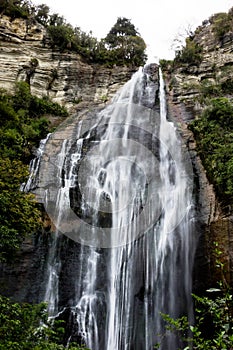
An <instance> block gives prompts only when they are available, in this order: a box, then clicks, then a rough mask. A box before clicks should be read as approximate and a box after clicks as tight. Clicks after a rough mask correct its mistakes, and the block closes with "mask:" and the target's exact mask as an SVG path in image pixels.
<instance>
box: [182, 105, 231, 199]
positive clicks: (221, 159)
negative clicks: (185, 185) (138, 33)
mask: <svg viewBox="0 0 233 350" xmlns="http://www.w3.org/2000/svg"><path fill="white" fill-rule="evenodd" d="M189 128H190V129H191V130H192V131H193V133H194V135H195V138H196V141H197V149H198V152H199V154H200V156H201V159H202V162H203V164H204V166H205V169H206V171H207V176H208V178H209V180H210V181H211V182H212V183H213V184H214V186H215V189H216V192H217V195H218V197H219V199H220V200H221V201H222V202H223V204H226V205H227V204H228V205H229V204H230V205H232V204H233V178H232V170H233V105H232V103H231V102H230V101H229V100H228V99H227V98H214V99H212V100H210V102H209V106H208V107H207V108H206V109H205V110H204V112H203V113H202V115H201V116H200V117H199V118H198V119H196V120H195V121H193V122H191V123H190V125H189Z"/></svg>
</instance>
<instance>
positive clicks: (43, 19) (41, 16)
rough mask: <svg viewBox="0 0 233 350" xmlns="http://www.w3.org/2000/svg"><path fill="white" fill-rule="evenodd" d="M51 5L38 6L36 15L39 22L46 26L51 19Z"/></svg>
mask: <svg viewBox="0 0 233 350" xmlns="http://www.w3.org/2000/svg"><path fill="white" fill-rule="evenodd" d="M49 11H50V9H49V7H48V6H47V5H45V4H42V5H39V6H37V8H36V16H35V18H36V19H37V21H38V22H40V23H41V24H43V25H44V26H45V25H47V24H48V20H49Z"/></svg>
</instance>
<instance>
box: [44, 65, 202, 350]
mask: <svg viewBox="0 0 233 350" xmlns="http://www.w3.org/2000/svg"><path fill="white" fill-rule="evenodd" d="M157 75H158V67H157V65H150V66H146V67H144V69H140V70H139V71H138V72H137V73H135V74H134V75H133V77H132V79H131V80H130V81H129V82H127V83H126V84H125V85H124V87H123V88H122V89H121V90H120V91H118V93H117V94H116V96H115V98H114V99H113V101H112V103H111V104H109V105H108V106H107V107H106V108H105V109H103V110H102V111H100V112H98V113H97V114H96V116H95V122H94V123H93V124H94V125H92V126H91V127H90V128H86V129H85V132H83V133H81V132H79V134H78V135H76V139H75V140H73V141H71V140H69V141H67V140H66V141H65V142H64V143H63V146H62V147H61V150H60V154H59V155H58V156H57V157H58V161H57V162H56V167H57V169H58V170H57V175H56V176H57V177H58V178H59V179H60V180H59V181H58V183H57V185H58V188H57V191H55V190H54V188H53V189H46V201H45V207H46V210H47V211H48V213H49V214H51V216H52V217H53V220H54V222H55V224H56V227H57V233H55V234H54V235H53V238H52V240H53V243H52V245H51V248H50V253H49V261H48V269H47V277H46V278H47V288H46V292H45V299H46V300H47V301H48V303H49V312H50V314H51V315H52V316H53V317H55V316H56V314H58V313H61V312H62V310H63V309H64V307H66V305H61V302H59V295H60V294H61V292H60V290H59V288H62V286H59V278H61V277H60V274H61V269H62V267H61V261H60V259H61V256H60V245H59V244H58V236H59V233H60V234H61V233H64V235H65V236H67V237H69V238H70V239H71V240H73V241H74V242H75V243H76V244H77V247H78V248H77V249H78V252H79V253H78V257H77V259H78V262H77V266H78V269H73V270H72V278H73V279H74V283H73V289H74V291H73V294H72V298H71V299H72V300H70V301H69V307H70V314H71V316H70V317H69V319H72V322H71V324H70V328H69V329H70V330H69V332H68V333H69V334H68V338H69V341H73V340H79V341H81V342H82V343H85V345H86V346H87V347H88V348H90V349H91V350H132V349H133V350H142V349H144V350H152V349H153V348H154V345H155V344H156V343H158V342H160V343H161V344H160V349H162V350H175V349H177V348H178V347H179V346H181V344H180V343H179V342H180V341H179V339H177V338H176V336H175V335H173V334H169V333H167V332H166V331H165V328H164V322H163V320H162V318H161V315H160V313H167V314H169V315H170V316H172V317H179V316H181V315H187V316H188V318H189V319H190V320H192V301H191V291H192V266H193V259H194V253H195V246H196V238H195V236H194V229H193V228H194V211H193V203H192V176H191V175H192V172H191V170H190V164H189V159H188V157H187V155H186V154H185V150H184V147H183V145H182V142H181V140H180V138H179V136H178V132H177V130H176V127H175V125H174V124H173V123H172V122H171V121H168V120H167V115H166V98H165V90H164V82H163V78H162V73H161V71H160V73H159V75H160V79H159V85H160V89H159V96H158V79H157ZM155 77H156V78H155ZM55 192H56V196H54V193H55ZM54 198H55V199H54ZM67 254H68V253H67ZM63 293H64V292H63Z"/></svg>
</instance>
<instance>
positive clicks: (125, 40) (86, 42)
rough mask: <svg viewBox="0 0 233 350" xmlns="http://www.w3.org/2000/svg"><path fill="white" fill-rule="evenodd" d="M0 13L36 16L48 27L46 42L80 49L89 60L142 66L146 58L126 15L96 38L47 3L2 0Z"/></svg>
mask: <svg viewBox="0 0 233 350" xmlns="http://www.w3.org/2000/svg"><path fill="white" fill-rule="evenodd" d="M0 13H2V14H5V15H8V16H10V17H11V18H12V19H14V18H17V17H21V18H27V19H29V20H37V21H38V22H39V23H41V24H42V25H43V26H45V27H46V28H47V32H48V35H49V41H47V43H48V44H49V45H50V46H51V47H52V48H54V49H59V50H61V51H64V50H69V51H74V52H77V53H78V54H80V55H81V56H82V57H83V58H84V59H85V60H87V61H88V62H93V63H99V64H105V65H108V66H111V65H114V64H116V65H134V66H141V65H144V64H145V62H146V58H147V57H146V54H145V49H146V45H145V42H144V40H143V39H142V38H141V36H140V35H139V33H138V32H137V30H136V29H135V27H134V25H133V24H132V23H131V22H130V20H129V19H127V18H118V19H117V22H116V24H115V25H114V26H113V27H112V29H111V30H110V32H109V33H108V35H107V36H106V38H105V39H101V40H97V38H95V37H93V35H92V32H89V33H85V32H83V31H82V30H81V29H80V28H79V27H75V28H73V27H72V26H71V25H70V24H69V23H67V22H66V21H65V19H64V18H63V17H62V16H60V15H59V14H57V13H55V14H50V9H49V7H48V6H47V5H45V4H42V5H39V6H35V5H33V4H32V3H31V1H30V0H0Z"/></svg>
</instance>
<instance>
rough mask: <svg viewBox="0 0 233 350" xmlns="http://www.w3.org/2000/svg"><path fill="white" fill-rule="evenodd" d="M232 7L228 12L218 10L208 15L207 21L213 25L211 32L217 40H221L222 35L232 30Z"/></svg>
mask: <svg viewBox="0 0 233 350" xmlns="http://www.w3.org/2000/svg"><path fill="white" fill-rule="evenodd" d="M232 12H233V11H232V9H230V10H229V12H228V13H225V12H220V13H217V14H215V15H213V16H211V17H210V19H209V22H210V23H211V24H212V26H213V32H214V34H215V36H216V38H217V39H218V40H220V41H221V40H222V39H223V37H224V35H225V34H226V33H228V32H230V31H232V30H233V13H232Z"/></svg>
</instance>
